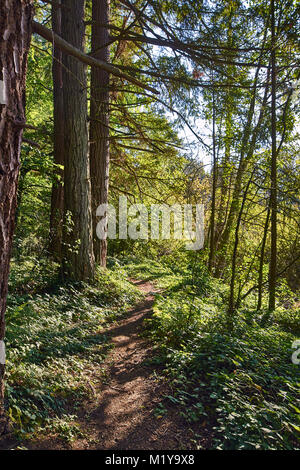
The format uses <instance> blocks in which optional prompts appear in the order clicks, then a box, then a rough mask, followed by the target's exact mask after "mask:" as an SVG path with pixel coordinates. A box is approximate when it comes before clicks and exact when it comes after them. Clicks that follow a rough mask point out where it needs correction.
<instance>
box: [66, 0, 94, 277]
mask: <svg viewBox="0 0 300 470" xmlns="http://www.w3.org/2000/svg"><path fill="white" fill-rule="evenodd" d="M62 6H64V7H65V8H62V35H63V38H64V39H65V40H66V41H68V42H69V43H70V44H71V45H73V46H75V47H76V48H77V49H79V50H81V51H83V50H84V39H85V27H84V6H85V1H84V0H77V1H76V2H74V1H73V0H62ZM63 83H64V90H63V103H64V135H65V138H64V158H65V166H64V231H63V232H64V233H63V250H64V262H63V267H64V273H65V274H66V275H67V277H69V278H71V279H74V280H79V281H82V280H88V279H92V278H93V276H94V254H93V240H92V213H91V182H90V166H89V158H88V131H87V80H86V66H85V65H84V64H83V63H82V62H80V61H79V60H77V59H75V58H74V57H72V56H70V55H66V54H63Z"/></svg>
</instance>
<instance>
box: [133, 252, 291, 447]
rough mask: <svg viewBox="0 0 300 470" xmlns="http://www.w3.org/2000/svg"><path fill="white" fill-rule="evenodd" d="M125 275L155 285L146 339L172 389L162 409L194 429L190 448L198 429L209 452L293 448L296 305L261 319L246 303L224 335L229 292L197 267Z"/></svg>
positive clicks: (152, 266) (154, 266) (150, 265)
mask: <svg viewBox="0 0 300 470" xmlns="http://www.w3.org/2000/svg"><path fill="white" fill-rule="evenodd" d="M127 269H128V270H129V271H130V273H131V274H132V275H133V274H134V275H135V276H136V277H144V278H148V279H151V280H153V281H156V283H157V285H158V286H160V287H161V293H160V294H158V295H157V296H156V301H155V305H154V315H153V317H152V318H151V319H150V320H148V327H149V329H148V334H149V335H150V336H151V337H152V339H153V341H154V342H155V344H156V346H157V347H158V350H159V351H160V353H159V355H160V360H161V362H162V363H163V364H164V366H165V373H166V374H167V378H168V380H169V383H170V387H171V390H172V391H173V393H172V394H171V395H169V396H168V397H166V399H165V400H166V403H165V404H166V405H167V403H168V402H169V403H170V402H171V403H172V404H173V406H176V407H177V408H178V411H179V413H180V414H181V415H182V416H183V417H184V418H185V419H186V420H187V421H188V422H189V423H193V429H195V446H196V447H198V448H201V447H202V438H201V436H202V431H201V430H202V429H207V430H208V431H209V434H210V436H211V438H210V444H209V446H210V448H211V447H212V448H216V449H295V448H299V431H300V403H299V391H300V388H299V385H300V384H299V371H300V369H299V368H300V365H297V364H294V363H293V362H292V354H293V353H295V354H296V350H295V349H293V346H294V347H295V343H294V342H295V340H296V339H297V335H298V337H299V327H300V309H299V306H298V307H297V306H295V305H293V302H292V301H291V302H290V303H289V306H288V307H287V308H285V307H284V305H283V304H284V302H285V303H286V293H285V296H284V299H283V301H282V304H281V305H280V302H279V306H278V308H277V309H276V311H275V312H274V314H273V315H271V316H268V315H266V311H265V312H264V311H262V312H259V313H256V312H255V310H254V309H253V302H252V300H253V299H251V297H249V299H248V303H246V304H244V305H243V307H242V308H241V309H240V310H239V311H238V312H237V314H236V317H235V321H234V329H233V331H230V332H229V331H228V329H227V327H226V325H227V323H226V305H227V298H228V286H227V285H226V283H224V281H220V280H216V279H212V278H210V277H209V276H208V274H207V272H206V269H205V268H203V267H202V268H201V263H199V266H198V267H197V268H196V269H195V267H194V266H191V265H190V266H188V265H186V266H185V267H183V268H182V270H181V272H180V271H179V270H178V269H176V270H174V269H172V263H171V262H169V263H158V262H156V261H151V260H144V261H143V262H142V263H139V264H136V263H134V262H132V263H130V262H129V263H128V266H127ZM266 318H267V321H266ZM298 348H300V342H299V346H298ZM296 357H298V358H300V353H299V354H298V355H297V354H296ZM156 361H157V359H156ZM160 414H161V413H160Z"/></svg>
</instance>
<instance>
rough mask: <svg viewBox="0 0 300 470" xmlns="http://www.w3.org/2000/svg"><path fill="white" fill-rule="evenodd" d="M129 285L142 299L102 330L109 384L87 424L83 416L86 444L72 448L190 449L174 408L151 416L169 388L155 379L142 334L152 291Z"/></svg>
mask: <svg viewBox="0 0 300 470" xmlns="http://www.w3.org/2000/svg"><path fill="white" fill-rule="evenodd" d="M133 282H134V284H135V285H136V286H137V287H138V288H139V289H140V290H141V291H142V292H143V293H144V294H145V298H144V299H143V300H142V301H141V302H140V303H139V304H138V305H137V306H136V307H135V308H134V309H133V310H131V311H130V312H129V313H128V314H127V315H126V317H125V318H124V319H123V320H121V321H120V322H118V323H117V324H115V325H112V326H111V327H110V328H109V329H108V330H106V331H107V333H109V334H111V340H112V342H113V344H114V348H113V350H112V351H111V353H110V354H109V355H108V357H107V359H106V363H107V367H108V370H107V372H108V383H107V384H106V385H105V386H104V387H103V388H102V390H99V391H97V392H96V394H97V397H96V402H97V405H96V406H95V402H93V403H91V404H90V406H91V409H90V410H88V415H89V419H88V422H87V421H86V420H85V419H83V420H82V418H81V428H83V429H84V431H85V432H87V434H88V435H89V437H90V439H89V442H87V441H86V442H85V441H84V440H81V441H80V440H79V441H77V442H75V443H74V444H73V446H72V448H76V449H78V448H88V449H106V450H108V449H119V450H121V449H122V450H127V449H131V450H132V449H137V450H138V449H147V450H148V449H150V450H152V449H157V450H166V449H184V448H185V449H188V448H191V444H190V438H191V437H192V435H191V431H190V430H188V429H187V425H186V423H184V422H183V419H181V418H180V417H179V416H178V413H177V412H175V410H172V409H169V410H168V413H167V414H165V415H163V416H159V414H158V413H157V412H156V413H155V410H156V408H157V406H158V404H159V403H160V402H161V400H162V399H163V396H164V395H165V394H167V392H168V385H167V384H165V383H164V382H163V381H162V380H161V379H159V378H157V376H156V374H155V371H156V369H157V366H155V367H154V366H153V365H149V359H150V358H151V356H153V351H152V348H151V344H150V342H149V340H147V339H145V337H143V336H142V335H141V333H142V331H143V322H144V320H145V319H146V318H149V317H150V316H151V314H152V306H153V302H154V293H155V289H154V287H153V285H152V284H151V283H150V282H147V281H133ZM169 392H170V391H169ZM85 411H87V410H85ZM91 438H92V439H91ZM91 440H92V442H93V443H92V444H91Z"/></svg>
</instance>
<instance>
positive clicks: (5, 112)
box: [0, 0, 33, 434]
mask: <svg viewBox="0 0 300 470" xmlns="http://www.w3.org/2000/svg"><path fill="white" fill-rule="evenodd" d="M32 11H33V8H32V2H31V0H10V1H9V2H3V1H1V2H0V38H1V43H0V74H1V75H0V79H1V80H3V82H4V89H5V105H3V104H2V105H1V104H0V113H1V114H0V342H1V344H0V349H1V354H0V357H1V362H3V363H1V364H0V414H1V415H2V417H3V398H4V396H3V395H4V384H3V377H4V369H5V364H4V362H5V361H4V357H3V356H4V355H3V340H4V335H5V310H6V297H7V285H8V275H9V262H10V254H11V246H12V237H13V232H14V225H15V213H16V201H17V185H18V176H19V168H20V150H21V141H22V134H23V128H24V124H25V81H26V69H27V55H28V49H29V45H30V38H31V19H32ZM2 74H3V75H2ZM1 427H3V420H2V426H1V416H0V434H1V432H3V428H2V429H1Z"/></svg>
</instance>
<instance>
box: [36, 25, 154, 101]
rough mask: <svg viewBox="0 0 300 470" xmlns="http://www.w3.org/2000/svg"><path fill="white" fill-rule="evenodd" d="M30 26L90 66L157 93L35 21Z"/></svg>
mask: <svg viewBox="0 0 300 470" xmlns="http://www.w3.org/2000/svg"><path fill="white" fill-rule="evenodd" d="M32 28H33V32H34V33H37V34H38V35H39V36H42V37H43V38H44V39H46V40H47V41H49V42H54V43H55V44H56V45H57V47H59V48H60V49H61V50H62V51H64V52H66V53H67V54H70V55H71V56H73V57H75V58H76V59H78V60H80V61H81V62H83V63H85V64H87V65H90V66H91V67H99V68H101V69H103V70H106V71H107V72H108V73H110V74H112V75H114V76H115V77H119V78H123V79H124V80H127V81H128V82H130V83H133V84H134V85H136V86H138V87H140V88H143V89H145V90H148V91H151V92H152V93H155V94H159V92H158V91H157V90H155V89H154V88H152V87H151V86H149V85H146V84H145V83H143V82H141V81H140V80H137V79H136V78H134V77H132V76H131V75H128V74H127V73H124V72H121V71H120V70H119V69H118V68H116V67H114V66H113V65H111V64H108V63H107V62H104V61H102V60H99V59H94V58H93V57H91V56H89V55H87V54H85V53H84V52H82V51H81V50H80V49H77V48H76V47H74V46H72V45H71V44H69V43H68V42H67V41H65V40H64V39H63V38H61V37H60V36H59V35H58V34H56V33H54V32H53V31H51V30H50V29H48V28H46V27H45V26H43V25H42V24H40V23H38V22H37V21H33V22H32Z"/></svg>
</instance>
